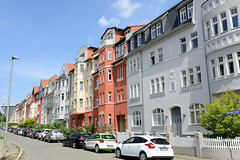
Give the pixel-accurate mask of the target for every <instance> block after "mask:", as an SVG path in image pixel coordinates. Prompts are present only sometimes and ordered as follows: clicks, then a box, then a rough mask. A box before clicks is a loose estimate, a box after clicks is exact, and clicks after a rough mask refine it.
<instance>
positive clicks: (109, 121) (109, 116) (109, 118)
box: [108, 114, 112, 124]
mask: <svg viewBox="0 0 240 160" xmlns="http://www.w3.org/2000/svg"><path fill="white" fill-rule="evenodd" d="M108 124H112V115H111V114H108Z"/></svg>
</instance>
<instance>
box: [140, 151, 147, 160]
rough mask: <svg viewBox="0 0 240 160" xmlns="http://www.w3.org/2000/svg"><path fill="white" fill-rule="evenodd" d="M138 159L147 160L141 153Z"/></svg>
mask: <svg viewBox="0 0 240 160" xmlns="http://www.w3.org/2000/svg"><path fill="white" fill-rule="evenodd" d="M139 159H140V160H147V155H146V154H145V153H144V152H142V153H140V156H139Z"/></svg>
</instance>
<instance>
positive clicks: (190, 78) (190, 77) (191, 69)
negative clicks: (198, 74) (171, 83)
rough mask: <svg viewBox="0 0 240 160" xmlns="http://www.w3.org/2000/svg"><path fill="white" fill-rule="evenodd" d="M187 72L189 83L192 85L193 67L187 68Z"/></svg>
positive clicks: (193, 82)
mask: <svg viewBox="0 0 240 160" xmlns="http://www.w3.org/2000/svg"><path fill="white" fill-rule="evenodd" d="M188 74H189V85H194V84H195V81H194V73H193V68H188Z"/></svg>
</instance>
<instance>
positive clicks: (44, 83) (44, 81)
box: [41, 79, 49, 88]
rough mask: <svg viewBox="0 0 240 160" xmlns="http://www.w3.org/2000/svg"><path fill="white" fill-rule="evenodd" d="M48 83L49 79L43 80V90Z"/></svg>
mask: <svg viewBox="0 0 240 160" xmlns="http://www.w3.org/2000/svg"><path fill="white" fill-rule="evenodd" d="M48 82H49V80H48V79H42V80H41V84H42V88H45V87H46V86H47V85H48Z"/></svg>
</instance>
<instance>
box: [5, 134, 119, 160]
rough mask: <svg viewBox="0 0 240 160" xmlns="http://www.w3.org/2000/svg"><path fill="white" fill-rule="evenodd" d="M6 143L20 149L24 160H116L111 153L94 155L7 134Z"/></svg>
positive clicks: (89, 152)
mask: <svg viewBox="0 0 240 160" xmlns="http://www.w3.org/2000/svg"><path fill="white" fill-rule="evenodd" d="M8 141H9V142H13V143H15V144H16V145H18V146H20V147H22V149H23V151H24V160H85V159H86V160H113V159H116V160H117V158H115V154H114V153H111V152H103V153H95V152H94V151H85V150H83V149H74V148H71V147H62V143H47V142H43V141H39V140H37V139H31V138H28V137H22V136H18V135H15V134H13V133H8Z"/></svg>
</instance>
